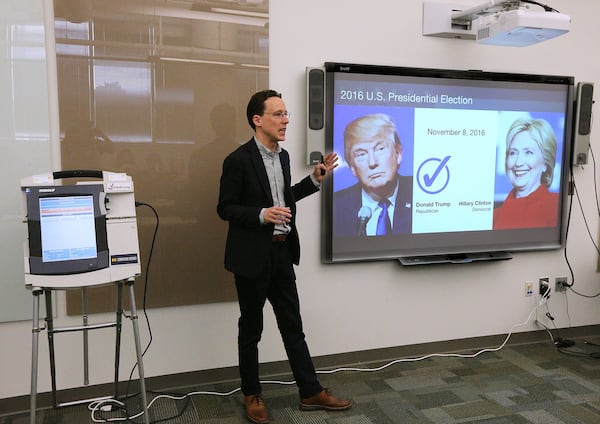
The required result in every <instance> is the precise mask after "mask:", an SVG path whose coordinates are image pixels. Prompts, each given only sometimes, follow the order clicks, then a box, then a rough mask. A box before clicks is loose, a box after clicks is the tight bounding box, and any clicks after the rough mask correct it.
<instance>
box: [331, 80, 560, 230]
mask: <svg viewBox="0 0 600 424" xmlns="http://www.w3.org/2000/svg"><path fill="white" fill-rule="evenodd" d="M333 93H334V94H333V109H332V110H333V117H332V118H333V149H334V151H335V152H336V153H337V154H338V155H339V156H340V158H343V160H342V161H341V164H340V166H339V167H338V168H337V169H336V171H335V173H334V179H333V213H332V219H333V229H334V233H333V236H334V237H336V236H347V235H348V234H346V233H344V231H345V228H346V227H347V226H348V225H347V223H348V222H349V221H348V220H344V219H343V218H342V215H344V214H345V215H348V214H350V215H353V218H354V221H355V222H356V221H359V223H360V221H361V218H360V216H359V214H360V213H361V212H360V211H361V208H362V211H363V212H362V213H364V211H365V208H364V207H365V205H366V206H367V207H368V210H369V212H368V215H369V220H367V221H366V227H365V230H366V231H363V232H364V233H365V234H366V235H367V236H370V235H379V234H380V233H376V232H375V231H376V230H375V227H376V224H375V222H374V221H375V218H377V217H378V216H379V215H381V210H382V208H381V206H380V205H378V201H379V200H378V196H379V194H380V193H381V192H382V189H381V187H382V184H385V182H383V179H384V175H387V174H386V173H388V174H389V173H393V174H394V175H398V176H400V177H406V178H401V179H400V181H401V182H400V184H399V185H396V191H394V192H393V193H388V194H389V195H390V201H391V203H390V207H389V210H388V209H386V213H391V214H394V213H399V212H400V210H401V209H402V210H404V209H408V208H410V209H411V211H410V217H409V218H404V220H405V221H408V224H407V225H409V229H408V230H407V231H403V232H404V233H410V234H428V233H451V232H469V231H488V230H493V229H495V224H494V219H495V214H494V210H495V208H497V207H498V206H499V205H500V204H501V203H502V202H504V200H505V199H506V198H507V197H510V196H513V195H514V193H515V190H516V188H514V187H517V186H518V185H519V184H521V185H523V184H525V183H523V181H525V180H526V179H529V180H530V181H534V180H535V179H536V178H537V183H538V185H539V182H540V179H542V180H543V182H545V183H547V187H544V189H547V191H548V192H549V193H554V194H555V196H554V198H553V199H554V200H552V201H553V202H554V203H550V202H551V201H550V200H548V201H546V203H545V205H546V206H547V209H550V213H551V214H553V215H554V220H552V219H551V218H549V219H546V218H545V217H542V216H540V219H539V220H537V222H539V223H536V222H534V221H535V220H534V219H531V221H532V224H531V226H538V227H554V226H556V215H557V214H558V211H559V205H558V196H557V195H556V193H557V192H558V191H559V189H560V186H559V185H560V181H561V178H560V176H561V172H562V166H563V165H562V163H561V160H562V152H563V143H564V132H565V128H564V127H565V120H566V110H565V103H566V102H565V95H566V94H565V93H566V91H565V88H564V87H563V86H558V87H554V86H552V85H549V84H548V85H544V84H537V85H535V84H525V83H519V82H511V83H507V82H496V81H477V80H473V81H449V80H443V79H441V80H440V79H434V78H418V77H397V76H394V77H392V76H386V75H353V74H336V78H335V84H334V89H333ZM382 116H385V118H382ZM382 119H389V121H391V122H392V126H393V131H395V133H396V135H397V139H398V143H397V147H390V148H389V149H388V150H387V152H391V153H395V155H392V156H386V153H385V150H384V149H383V147H382V146H384V145H385V143H383V142H382V141H381V140H383V139H385V138H386V137H387V136H384V135H382V134H383V132H384V131H387V130H383V129H376V128H372V129H370V130H368V129H367V128H366V127H367V125H373V126H378V125H387V124H382V123H381V121H382ZM518 120H523V121H525V122H528V123H530V122H532V121H534V120H535V121H538V122H539V121H543V123H544V125H547V126H548V128H550V130H549V132H551V133H552V134H551V135H552V137H553V138H554V139H555V145H554V147H553V149H554V150H553V152H546V151H542V150H544V149H541V148H540V147H537V151H536V152H535V154H536V155H537V156H538V157H539V158H541V159H539V160H538V163H537V164H531V163H528V162H524V163H523V158H524V157H525V153H524V152H521V150H518V149H516V147H513V146H512V145H511V147H510V149H509V148H508V146H507V133H508V131H509V129H510V128H511V126H512V125H513V124H514V123H515V122H517V121H518ZM368 122H371V124H368ZM532 125H533V124H532ZM527 128H528V130H529V127H527ZM534 129H535V128H534ZM535 130H536V131H539V130H537V129H535ZM376 140H379V141H378V142H377V143H375V141H376ZM392 140H393V139H392ZM368 141H372V142H373V145H372V147H369V144H368V143H367V142H368ZM390 143H391V144H390V145H393V143H394V142H393V141H391V142H390ZM538 144H540V143H538ZM398 146H399V147H398ZM515 146H516V145H515ZM359 148H360V151H358V150H357V149H359ZM519 149H521V147H519ZM528 149H529V150H528V153H527V154H531V150H532V149H531V148H529V147H528ZM394 150H397V151H396V152H394ZM518 155H520V156H519V159H518V160H516V161H517V162H518V163H517V164H515V163H514V161H513V162H510V160H509V159H510V158H512V157H513V156H514V157H516V156H518ZM542 155H544V157H543V158H542ZM546 156H548V157H550V158H551V161H552V163H551V164H544V163H543V161H546V162H547V161H548V159H547V158H546ZM540 160H541V161H542V163H541V164H540V163H539V161H540ZM367 161H368V162H367ZM394 162H395V163H394ZM536 167H537V168H536ZM542 167H543V168H544V171H543V172H549V173H550V174H551V175H553V176H554V178H541V177H540V175H539V174H535V172H537V171H536V169H541V168H542ZM547 168H551V169H550V170H548V169H547ZM507 170H508V172H507ZM388 171H389V172H388ZM540 172H541V171H540ZM509 174H510V175H509ZM385 178H387V177H385ZM408 178H410V179H411V183H410V191H411V195H412V197H411V199H408V200H407V199H405V198H403V197H401V196H402V193H399V191H401V190H404V191H406V189H405V188H402V187H404V186H403V184H405V183H404V182H403V181H406V180H407V179H408ZM377 184H379V187H376V185H377ZM390 186H392V185H390ZM517 188H519V189H521V188H522V187H517ZM359 190H362V196H361V197H362V201H359V200H357V199H356V198H355V199H354V200H353V202H352V203H351V202H350V201H349V198H350V192H351V191H354V192H355V193H358V191H359ZM511 193H513V194H511ZM398 196H400V197H398ZM355 197H356V196H355ZM546 197H547V198H549V196H546ZM397 199H400V200H398V201H397V202H396V200H397ZM348 209H349V210H348ZM389 211H392V212H389ZM530 211H531V213H532V214H545V212H543V211H542V208H539V210H536V209H535V208H534V209H530ZM371 217H373V220H371ZM542 218H543V219H542ZM364 220H365V219H364V218H363V221H364ZM336 222H340V223H342V222H343V223H344V224H343V225H337V226H336ZM504 222H505V224H504V225H505V227H504V228H518V227H519V225H520V224H519V223H518V222H517V221H515V220H514V219H511V217H508V218H506V219H504ZM396 225H401V224H400V221H399V220H394V219H392V222H391V227H392V230H393V228H394V227H395V226H396ZM355 227H356V225H354V226H352V228H353V229H354V228H355ZM336 228H339V229H340V230H339V231H338V230H337V229H336ZM353 231H354V230H353ZM355 233H356V234H359V233H360V228H359V229H358V230H357V231H355ZM396 233H398V232H397V231H396ZM381 234H383V233H381Z"/></svg>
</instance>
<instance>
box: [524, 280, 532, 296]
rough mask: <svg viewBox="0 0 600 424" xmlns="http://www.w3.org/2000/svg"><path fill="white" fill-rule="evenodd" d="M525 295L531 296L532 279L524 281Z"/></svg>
mask: <svg viewBox="0 0 600 424" xmlns="http://www.w3.org/2000/svg"><path fill="white" fill-rule="evenodd" d="M525 296H533V281H526V282H525Z"/></svg>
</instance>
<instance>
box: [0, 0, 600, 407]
mask: <svg viewBox="0 0 600 424" xmlns="http://www.w3.org/2000/svg"><path fill="white" fill-rule="evenodd" d="M463 3H465V2H464V1H463ZM473 3H474V4H478V3H479V2H477V1H474V2H473ZM547 3H550V4H551V6H553V7H555V8H556V9H558V10H560V11H561V12H563V13H567V14H569V15H571V17H572V30H571V32H570V33H569V34H567V35H565V36H562V37H560V38H557V39H555V40H552V41H549V42H546V43H542V44H540V45H538V46H532V47H528V48H521V49H519V48H501V47H492V46H478V45H476V44H475V43H474V42H473V41H464V40H452V39H442V38H428V37H423V36H421V23H422V2H421V1H403V2H400V1H392V0H371V1H369V2H364V1H358V0H329V1H322V0H302V1H293V2H292V1H285V0H276V1H271V17H270V28H271V34H270V40H271V53H270V54H271V85H272V88H274V89H277V90H279V91H281V92H283V93H284V99H285V101H286V103H287V107H288V109H289V110H290V111H292V112H293V114H294V119H293V121H292V124H291V125H290V127H289V128H288V135H287V141H286V142H285V147H286V148H287V149H288V150H289V151H290V153H291V155H292V158H293V164H294V166H293V170H292V174H293V176H295V179H296V180H297V179H300V178H301V177H302V176H303V175H305V173H306V172H307V169H305V167H304V166H303V160H304V141H303V133H304V126H303V125H304V124H303V122H304V107H305V102H304V88H303V87H304V70H305V67H306V66H318V65H321V64H322V63H323V62H325V61H344V62H355V63H372V64H381V65H398V66H419V67H435V68H456V69H483V70H486V71H506V72H522V73H547V74H560V75H573V76H575V77H576V80H577V81H591V82H599V83H600V61H598V59H597V57H596V55H595V54H594V53H595V51H594V50H596V46H595V43H597V40H600V25H598V24H597V16H600V4H598V2H597V1H595V0H580V1H578V2H572V1H568V0H548V2H547ZM596 97H597V96H596ZM596 109H597V108H596ZM596 127H597V126H596ZM593 129H594V130H596V132H595V133H594V135H593V136H592V146H593V147H595V148H596V149H597V146H598V145H599V144H600V137H599V136H598V132H597V131H598V128H593ZM294 158H295V159H294ZM576 182H577V187H578V191H579V193H580V196H581V197H582V199H581V203H582V205H583V207H584V210H585V216H586V219H587V222H588V225H589V231H590V232H591V234H592V237H593V239H594V240H597V238H598V237H597V235H598V212H597V210H596V203H595V197H594V184H593V169H592V166H591V165H589V166H586V167H584V169H578V170H577V171H576ZM319 202H320V197H319V196H318V195H316V196H312V197H311V198H308V199H305V200H303V201H302V202H301V203H300V205H299V216H298V226H299V228H300V234H301V237H302V248H303V250H302V261H301V265H300V267H299V268H298V269H297V275H298V286H299V291H300V297H301V303H302V312H303V317H304V324H305V330H306V334H307V337H308V342H309V345H310V348H311V351H312V354H313V355H314V356H317V355H325V354H334V353H341V352H350V351H361V350H368V349H375V348H383V347H390V346H399V345H407V344H413V343H425V342H433V341H441V340H449V339H459V338H466V337H476V336H485V335H493V334H503V333H506V332H507V331H508V330H509V329H510V328H511V326H513V325H514V324H516V323H520V322H522V321H524V320H525V319H526V318H527V316H528V315H529V313H530V311H531V310H532V308H533V306H534V303H535V299H534V298H532V297H525V295H524V293H525V281H528V280H533V281H537V279H538V277H541V276H548V277H551V278H554V277H555V276H570V274H569V269H568V267H567V264H566V262H565V260H564V256H563V252H562V251H552V252H536V253H522V254H516V255H514V259H512V260H510V261H506V262H497V263H485V264H468V265H450V266H432V267H419V268H402V267H400V266H399V265H397V264H396V263H394V262H391V261H390V262H377V263H375V262H374V263H359V264H342V265H322V264H321V263H320V261H319V246H320V242H319V237H320V228H319V226H318V225H315V223H316V222H319V218H318V216H319V211H320V203H319ZM574 204H575V208H574V211H573V214H572V215H573V216H572V221H571V226H570V233H569V245H568V254H569V260H570V263H571V265H572V267H573V270H574V273H575V278H576V285H575V288H576V289H577V290H578V291H580V292H582V293H586V294H595V293H597V292H598V291H600V281H598V280H599V278H598V274H597V273H596V260H597V257H596V251H595V248H594V245H593V244H592V242H591V241H590V236H588V231H587V229H586V227H585V225H584V222H583V219H582V213H581V211H580V209H579V207H578V206H577V202H574ZM215 260H218V261H221V255H220V254H217V255H215ZM569 281H570V277H569ZM140 284H141V282H140ZM552 285H553V284H552ZM57 303H58V310H59V318H60V319H61V320H63V321H62V322H63V323H69V322H73V321H72V320H71V319H68V318H65V313H64V310H65V305H64V299H63V297H62V296H59V298H58V301H57ZM598 303H599V300H598V299H587V298H583V297H579V296H576V295H574V294H573V293H569V294H568V295H566V296H565V295H561V294H555V295H553V297H552V298H551V299H550V302H549V307H550V310H551V312H552V314H553V315H554V316H555V317H556V321H555V324H556V325H557V326H558V327H568V326H582V325H590V324H600V305H598ZM567 305H568V309H567ZM544 312H545V310H544ZM148 313H149V316H150V320H151V324H152V333H153V338H154V342H153V344H152V347H151V348H150V351H149V352H148V354H147V355H146V357H145V362H144V365H145V371H146V375H147V376H157V375H165V374H172V373H179V372H185V371H193V370H202V369H210V368H218V367H225V366H234V365H236V363H237V359H236V358H237V354H236V331H237V313H238V312H237V304H235V303H227V304H214V305H204V306H189V307H178V308H164V309H155V310H150V311H148ZM540 315H543V313H542V314H540ZM103 318H104V316H100V317H94V319H103ZM106 318H107V319H108V318H111V316H106ZM542 319H543V320H546V318H542ZM546 322H547V321H546ZM547 324H548V325H549V323H547ZM143 326H144V325H143V321H142V327H143ZM30 328H31V323H29V322H21V323H9V324H1V325H0V340H1V342H0V343H2V348H1V349H0V398H7V397H12V396H18V395H24V394H28V393H29V378H30V377H29V375H30V351H31V332H30ZM535 329H537V327H536V326H535V325H534V324H533V323H532V322H531V323H529V324H527V325H525V326H523V327H519V328H518V329H517V331H531V330H535ZM146 334H147V331H146V330H143V335H144V337H143V338H144V339H147V336H146ZM79 344H80V335H69V334H65V335H58V336H57V345H56V347H57V366H58V373H59V380H58V384H59V388H66V387H77V386H81V385H82V372H81V371H80V370H81V362H82V360H81V350H80V348H79V347H78V346H79ZM74 346H75V347H74ZM122 346H123V350H124V354H123V360H122V369H121V371H122V378H123V379H125V378H127V377H128V373H129V370H130V369H131V365H132V364H133V358H134V354H133V338H132V336H131V329H130V324H129V322H126V324H125V332H124V334H123V343H122ZM113 347H114V340H113V334H112V332H111V331H109V332H103V333H97V334H93V335H92V337H91V349H92V354H91V361H92V362H91V363H92V373H91V383H92V384H98V383H105V382H110V381H111V379H112V352H113ZM284 358H285V353H284V350H283V347H282V346H281V342H280V339H279V335H278V332H277V330H276V326H275V324H274V319H273V316H272V313H270V312H268V313H267V325H266V330H265V334H264V337H263V341H262V343H261V361H265V362H266V361H277V360H282V359H284ZM8 382H10V384H9V383H8ZM49 390H50V378H49V371H48V360H47V342H46V335H45V333H42V339H41V343H40V375H39V390H38V391H39V392H44V391H49Z"/></svg>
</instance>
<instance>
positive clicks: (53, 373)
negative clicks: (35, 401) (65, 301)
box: [44, 290, 58, 408]
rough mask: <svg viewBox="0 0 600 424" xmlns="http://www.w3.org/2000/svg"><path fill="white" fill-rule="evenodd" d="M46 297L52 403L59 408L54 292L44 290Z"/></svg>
mask: <svg viewBox="0 0 600 424" xmlns="http://www.w3.org/2000/svg"><path fill="white" fill-rule="evenodd" d="M44 294H45V297H46V332H47V333H48V352H49V353H50V378H51V379H52V403H53V404H54V407H55V408H58V400H57V399H56V357H55V355H54V321H53V317H52V292H51V290H44Z"/></svg>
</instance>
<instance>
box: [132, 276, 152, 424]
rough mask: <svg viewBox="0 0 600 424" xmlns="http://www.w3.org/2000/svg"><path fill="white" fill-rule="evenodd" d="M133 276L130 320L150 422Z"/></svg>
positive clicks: (146, 412) (146, 416) (144, 403)
mask: <svg viewBox="0 0 600 424" xmlns="http://www.w3.org/2000/svg"><path fill="white" fill-rule="evenodd" d="M133 281H134V279H133V278H130V279H129V280H127V285H128V286H129V301H130V302H131V322H132V324H133V335H134V338H135V351H136V353H137V362H138V364H137V365H138V373H139V376H140V392H141V394H142V403H143V408H144V423H145V424H150V419H149V417H148V402H147V401H146V383H145V382H144V363H143V361H142V347H141V343H140V328H139V322H138V315H137V309H136V306H135V293H134V291H133Z"/></svg>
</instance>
